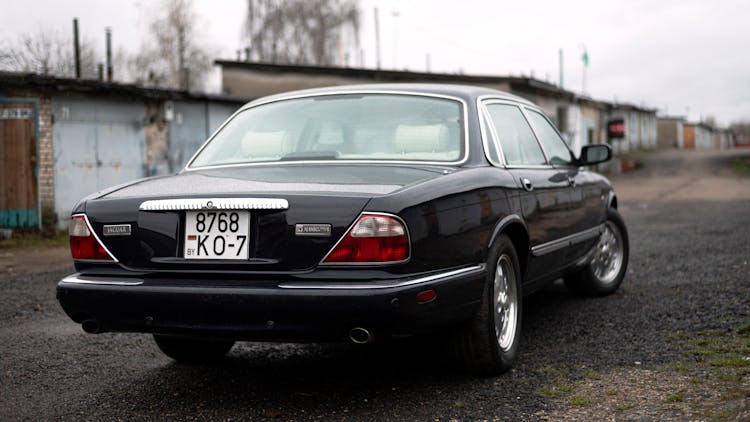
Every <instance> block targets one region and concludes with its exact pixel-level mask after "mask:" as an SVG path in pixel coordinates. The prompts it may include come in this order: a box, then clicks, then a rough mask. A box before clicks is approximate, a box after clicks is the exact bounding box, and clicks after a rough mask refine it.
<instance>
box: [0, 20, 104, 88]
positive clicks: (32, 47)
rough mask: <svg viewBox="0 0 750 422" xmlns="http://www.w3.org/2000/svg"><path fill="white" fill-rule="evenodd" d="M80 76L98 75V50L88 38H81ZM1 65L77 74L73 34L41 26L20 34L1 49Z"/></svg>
mask: <svg viewBox="0 0 750 422" xmlns="http://www.w3.org/2000/svg"><path fill="white" fill-rule="evenodd" d="M80 52H81V56H80V59H81V76H82V77H83V78H95V77H96V61H97V57H96V50H95V49H94V43H93V42H92V41H91V40H88V39H82V40H81V41H80ZM0 69H3V70H7V71H12V72H30V73H38V74H41V75H52V76H60V77H74V76H75V58H74V53H73V41H72V40H71V37H66V36H62V35H60V34H58V33H56V32H54V31H49V30H41V29H40V30H38V31H36V32H31V33H26V34H21V35H20V36H19V37H18V39H17V40H16V41H15V42H14V43H12V44H11V43H8V44H6V45H4V46H3V48H2V49H0Z"/></svg>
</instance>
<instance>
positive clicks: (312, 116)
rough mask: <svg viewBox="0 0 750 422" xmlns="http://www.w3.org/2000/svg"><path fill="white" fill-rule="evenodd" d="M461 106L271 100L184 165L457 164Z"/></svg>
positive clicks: (378, 99) (416, 100) (372, 98)
mask: <svg viewBox="0 0 750 422" xmlns="http://www.w3.org/2000/svg"><path fill="white" fill-rule="evenodd" d="M461 107H462V105H461V103H460V102H458V101H456V100H450V99H443V98H435V97H427V96H417V95H395V94H345V95H333V96H320V97H311V98H300V99H290V100H282V101H277V102H273V103H269V104H265V105H260V106H257V107H251V108H249V109H247V110H244V111H242V112H240V113H238V114H237V115H235V116H234V117H233V118H232V120H230V121H229V122H228V123H227V124H226V125H225V126H224V127H223V128H222V129H221V131H219V133H217V134H216V136H214V137H213V139H211V141H210V142H209V143H208V144H207V145H206V146H205V147H204V148H203V149H202V150H201V151H200V152H199V153H198V155H197V156H196V157H195V158H194V159H193V161H192V162H191V163H190V167H205V166H214V165H223V164H242V163H258V162H278V161H295V160H326V161H327V160H342V161H424V162H455V161H458V160H460V159H461V158H462V157H463V155H464V138H463V137H464V133H463V130H462V129H461V128H462V127H463V115H462V109H461Z"/></svg>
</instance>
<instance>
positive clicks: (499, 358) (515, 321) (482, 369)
mask: <svg viewBox="0 0 750 422" xmlns="http://www.w3.org/2000/svg"><path fill="white" fill-rule="evenodd" d="M488 255H489V256H488V261H487V268H488V275H489V277H488V280H487V282H486V283H485V291H484V294H483V296H482V304H481V307H480V309H479V311H478V312H477V314H476V315H475V316H474V319H473V320H472V321H471V322H469V323H468V324H467V325H466V326H464V327H462V329H461V330H460V331H459V332H458V333H457V335H456V338H455V341H454V345H455V349H456V354H457V355H458V357H459V359H461V360H462V361H463V363H464V364H465V366H466V367H467V368H469V369H470V370H471V371H472V372H475V373H479V374H483V375H496V374H501V373H503V372H505V371H507V370H508V369H510V368H511V367H512V366H513V364H514V363H515V361H516V357H517V355H518V348H519V338H520V333H521V302H522V300H521V271H520V266H519V264H518V255H517V254H516V250H515V248H514V247H513V243H512V242H511V241H510V239H509V238H508V237H507V236H506V235H501V236H499V237H498V238H497V239H496V241H495V243H494V245H493V247H492V248H491V249H490V253H489V254H488Z"/></svg>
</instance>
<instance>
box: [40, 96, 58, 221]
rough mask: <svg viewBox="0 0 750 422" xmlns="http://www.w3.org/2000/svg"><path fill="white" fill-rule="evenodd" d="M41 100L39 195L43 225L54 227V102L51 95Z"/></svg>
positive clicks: (42, 97)
mask: <svg viewBox="0 0 750 422" xmlns="http://www.w3.org/2000/svg"><path fill="white" fill-rule="evenodd" d="M38 100H39V158H38V160H39V197H40V198H41V201H42V203H41V206H42V226H44V227H54V226H55V224H56V221H54V220H55V151H54V147H53V144H52V104H51V100H50V97H48V96H41V97H38Z"/></svg>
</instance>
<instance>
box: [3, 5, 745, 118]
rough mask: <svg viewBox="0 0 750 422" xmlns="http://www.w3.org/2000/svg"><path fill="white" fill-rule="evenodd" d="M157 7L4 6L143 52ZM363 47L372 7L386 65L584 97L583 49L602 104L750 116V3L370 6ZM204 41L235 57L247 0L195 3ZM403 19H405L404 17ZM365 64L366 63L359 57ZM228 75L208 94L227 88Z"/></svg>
mask: <svg viewBox="0 0 750 422" xmlns="http://www.w3.org/2000/svg"><path fill="white" fill-rule="evenodd" d="M154 4H155V3H154V2H149V1H137V0H108V1H84V0H66V1H54V0H34V1H33V2H31V3H29V2H19V1H8V2H3V6H2V11H0V39H14V38H15V37H17V36H18V34H20V33H22V32H25V31H29V30H36V29H38V28H44V29H45V30H51V31H57V32H60V33H63V32H70V31H71V27H72V24H71V20H72V18H73V17H78V18H79V21H80V26H81V29H82V32H83V35H84V36H85V37H87V38H90V39H92V40H93V41H95V42H96V45H97V46H98V47H99V48H100V49H101V52H100V54H101V56H103V50H104V28H105V27H106V26H110V27H112V30H113V34H114V44H115V46H116V47H118V46H119V47H121V48H124V49H125V50H128V51H131V52H132V51H135V50H136V49H137V48H138V46H139V45H140V44H141V42H142V41H143V39H144V35H143V33H144V32H145V31H146V30H147V21H148V17H149V15H150V14H151V13H153V10H154ZM360 4H361V6H362V12H363V14H362V30H361V35H360V36H361V40H360V43H361V47H362V49H363V50H364V56H365V63H364V65H365V67H375V63H376V59H375V36H374V32H375V31H374V24H373V21H374V19H373V15H374V13H373V11H374V8H375V7H376V6H377V7H378V9H379V16H380V34H381V36H380V38H381V40H380V41H381V63H382V67H383V68H386V69H393V68H397V69H408V70H415V71H424V70H426V67H427V55H428V54H429V56H430V70H431V71H433V72H447V73H454V72H459V71H462V72H463V73H465V74H482V75H508V74H511V75H521V74H523V75H526V76H529V75H532V74H533V76H534V77H536V78H537V79H541V80H548V81H549V82H553V83H557V82H558V74H559V71H558V50H559V49H560V48H562V49H563V51H564V63H565V65H564V86H565V88H567V89H570V90H573V91H576V92H580V90H581V85H582V70H583V64H582V61H581V54H582V51H583V46H585V48H586V50H587V51H588V54H589V58H590V62H589V67H588V71H587V82H586V88H587V89H586V91H587V92H588V93H589V94H591V95H592V96H594V97H595V98H599V99H605V100H610V101H611V100H617V101H626V102H631V103H635V104H641V105H647V106H652V107H658V108H659V109H661V110H662V111H664V110H666V112H667V113H668V114H670V115H686V114H688V115H689V117H690V118H691V119H694V120H697V119H698V118H700V117H701V116H704V117H705V116H708V115H713V116H715V117H716V118H717V119H718V121H719V122H721V123H724V124H726V123H729V122H730V121H734V120H738V119H748V120H750V21H749V20H748V19H750V1H746V0H716V1H699V0H660V1H647V0H628V1H620V0H611V1H589V0H580V1H576V0H567V1H541V2H540V1H537V2H520V1H497V0H495V1H490V0H455V1H448V0H432V1H429V0H413V1H404V0H402V1H395V0H362V1H361V3H360ZM194 5H195V8H196V11H197V12H198V14H199V16H200V17H199V19H200V20H201V25H200V34H201V36H202V42H203V43H204V44H205V45H206V46H207V47H208V48H209V49H210V51H211V52H212V53H214V54H215V55H216V57H220V58H229V59H233V58H234V57H235V51H236V50H237V49H238V48H240V47H241V46H242V45H243V43H242V36H241V25H242V22H243V20H244V12H245V7H246V1H245V0H221V1H211V0H194ZM394 12H396V13H395V14H394ZM350 63H351V64H352V65H359V57H354V58H352V59H351V60H350ZM218 75H219V73H218V71H216V72H215V73H214V75H213V76H212V78H211V81H210V83H209V86H208V89H210V90H213V91H218V90H219V89H220V78H219V76H218Z"/></svg>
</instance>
